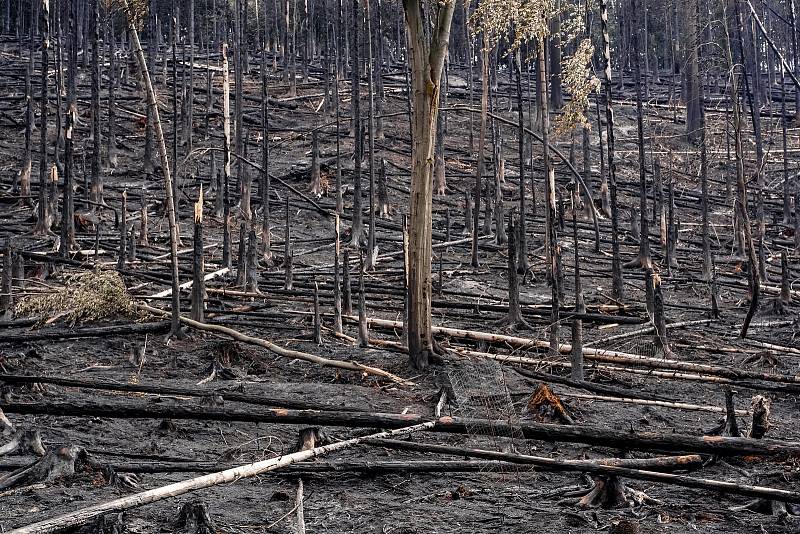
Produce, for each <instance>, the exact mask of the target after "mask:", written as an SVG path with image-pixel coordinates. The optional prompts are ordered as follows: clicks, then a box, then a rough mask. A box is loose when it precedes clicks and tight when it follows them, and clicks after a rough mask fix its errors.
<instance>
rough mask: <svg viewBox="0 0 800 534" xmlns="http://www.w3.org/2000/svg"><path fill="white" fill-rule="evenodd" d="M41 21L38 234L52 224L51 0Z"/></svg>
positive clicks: (47, 0) (45, 2)
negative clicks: (49, 122)
mask: <svg viewBox="0 0 800 534" xmlns="http://www.w3.org/2000/svg"><path fill="white" fill-rule="evenodd" d="M41 17H42V18H41V21H40V29H39V31H40V33H41V36H42V74H41V83H40V84H39V87H40V90H41V97H40V104H39V117H40V119H39V120H40V121H41V124H40V125H39V133H40V142H39V207H38V209H37V220H36V225H35V226H34V228H33V233H34V234H36V235H44V234H47V233H49V232H50V225H51V223H52V221H51V219H50V217H51V214H50V210H49V207H50V206H49V204H50V200H49V198H48V189H49V183H48V171H47V167H48V160H47V147H48V143H47V98H48V87H47V85H48V84H47V80H48V77H47V74H48V70H49V69H50V61H49V59H50V55H49V50H50V0H42V11H41Z"/></svg>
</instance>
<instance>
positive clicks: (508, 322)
mask: <svg viewBox="0 0 800 534" xmlns="http://www.w3.org/2000/svg"><path fill="white" fill-rule="evenodd" d="M495 326H497V327H498V328H502V329H503V330H506V331H510V332H517V331H519V330H531V331H532V330H534V328H533V327H532V326H531V325H530V324H529V323H528V321H526V320H525V319H523V318H522V317H520V318H518V319H516V320H514V319H512V318H511V317H510V316H506V317H503V318H502V319H500V320H499V321H497V322H496V323H495Z"/></svg>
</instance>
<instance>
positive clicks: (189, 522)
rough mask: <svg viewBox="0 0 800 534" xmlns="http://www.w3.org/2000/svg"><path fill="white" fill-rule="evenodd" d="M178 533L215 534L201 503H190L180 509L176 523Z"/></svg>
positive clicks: (211, 522) (214, 529)
mask: <svg viewBox="0 0 800 534" xmlns="http://www.w3.org/2000/svg"><path fill="white" fill-rule="evenodd" d="M175 526H176V528H177V531H178V532H184V533H186V534H215V532H216V531H217V530H216V528H215V527H214V521H212V520H211V514H210V513H209V512H208V507H207V506H206V503H204V502H203V501H191V502H187V503H185V504H184V505H183V506H182V507H181V511H180V513H179V514H178V520H177V521H176V525H175Z"/></svg>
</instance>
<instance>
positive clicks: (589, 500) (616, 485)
mask: <svg viewBox="0 0 800 534" xmlns="http://www.w3.org/2000/svg"><path fill="white" fill-rule="evenodd" d="M578 505H579V506H581V507H583V508H604V509H606V510H609V509H611V508H621V507H623V506H627V505H628V501H627V499H625V484H623V482H622V481H621V480H620V479H619V478H617V477H615V476H610V477H597V478H595V479H594V486H593V487H592V488H591V489H590V490H589V491H588V493H586V495H584V496H583V498H582V499H581V500H579V501H578Z"/></svg>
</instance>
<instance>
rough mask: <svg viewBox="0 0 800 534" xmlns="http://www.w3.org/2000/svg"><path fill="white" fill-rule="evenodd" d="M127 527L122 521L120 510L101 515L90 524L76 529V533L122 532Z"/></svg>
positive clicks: (111, 533) (101, 533) (109, 533)
mask: <svg viewBox="0 0 800 534" xmlns="http://www.w3.org/2000/svg"><path fill="white" fill-rule="evenodd" d="M125 532H127V527H126V526H125V523H124V522H123V521H122V512H119V513H109V514H105V515H101V516H100V517H98V518H97V519H95V520H94V521H93V522H92V523H91V524H89V525H86V526H85V527H83V528H82V529H80V530H79V531H78V534H124V533H125Z"/></svg>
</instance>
